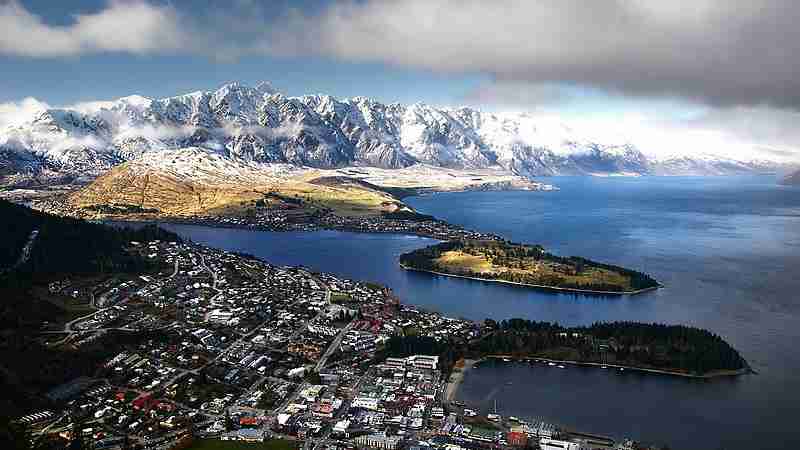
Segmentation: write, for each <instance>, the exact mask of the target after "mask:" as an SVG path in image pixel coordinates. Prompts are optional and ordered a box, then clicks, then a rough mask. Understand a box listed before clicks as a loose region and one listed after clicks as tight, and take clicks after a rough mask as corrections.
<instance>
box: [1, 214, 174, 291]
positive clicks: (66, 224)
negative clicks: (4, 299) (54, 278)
mask: <svg viewBox="0 0 800 450" xmlns="http://www.w3.org/2000/svg"><path fill="white" fill-rule="evenodd" d="M0 218H2V219H1V220H0V233H1V234H2V236H3V239H2V240H0V267H3V268H6V267H10V266H11V265H13V264H14V262H15V261H16V260H17V259H18V258H19V255H20V253H21V251H22V248H23V247H24V246H25V243H26V242H27V241H28V238H29V236H30V233H31V231H33V230H39V235H38V237H37V238H36V241H35V244H34V245H33V246H32V248H31V253H30V257H29V259H28V261H27V262H26V263H25V264H24V265H23V266H21V267H20V268H19V270H18V271H17V272H18V273H17V276H24V274H36V276H47V275H49V274H55V273H65V272H68V273H71V274H75V273H109V272H118V271H134V270H140V269H147V266H148V265H149V263H148V261H146V260H144V259H142V258H139V257H137V256H135V255H132V254H131V253H129V252H127V251H125V247H126V246H128V245H129V244H130V242H131V241H141V242H147V241H150V240H154V239H162V240H170V241H180V238H179V237H178V236H177V235H176V234H174V233H171V232H169V231H165V230H163V229H161V228H158V227H156V226H154V225H149V226H145V227H141V228H136V229H134V228H115V227H110V226H106V225H101V224H96V223H91V222H87V221H84V220H80V219H72V218H66V217H58V216H53V215H50V214H44V213H41V212H38V211H34V210H32V209H30V208H26V207H24V206H20V205H15V204H13V203H10V202H6V201H0Z"/></svg>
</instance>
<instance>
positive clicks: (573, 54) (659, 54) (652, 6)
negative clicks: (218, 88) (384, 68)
mask: <svg viewBox="0 0 800 450" xmlns="http://www.w3.org/2000/svg"><path fill="white" fill-rule="evenodd" d="M798 19H800V3H797V2H796V1H794V0H749V1H747V2H731V1H729V0H686V1H680V0H675V1H670V2H665V1H663V0H597V1H591V2H586V1H583V0H540V1H530V0H505V1H485V0H438V1H431V0H363V1H349V0H348V1H340V2H336V3H334V4H333V5H332V6H330V7H329V8H327V9H326V10H325V11H324V12H322V13H320V14H316V15H311V16H309V15H303V14H301V13H296V14H295V15H294V17H293V18H292V20H290V21H287V23H286V25H285V26H283V27H281V28H279V29H277V30H276V31H275V32H274V34H273V36H272V37H271V39H270V40H269V41H268V42H267V43H265V45H266V46H267V47H268V48H269V50H270V51H272V52H276V53H286V54H306V53H316V54H321V55H325V56H332V57H336V58H341V59H345V60H350V61H378V62H385V63H390V64H396V65H402V66H412V67H422V68H427V69H432V70H437V71H445V72H460V73H463V72H466V73H488V74H492V75H493V76H494V77H496V78H497V79H498V80H506V81H526V82H536V83H561V82H568V83H574V84H581V85H589V86H594V87H598V88H601V89H606V90H610V91H618V92H623V93H627V94H636V95H646V96H660V95H668V96H672V95H678V96H681V97H685V98H689V99H693V100H699V101H702V102H706V103H711V104H718V105H735V104H771V105H776V106H789V107H800V77H798V76H797V74H798V73H800V58H797V55H798V54H800V27H798V26H797V22H798Z"/></svg>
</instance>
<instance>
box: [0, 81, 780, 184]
mask: <svg viewBox="0 0 800 450" xmlns="http://www.w3.org/2000/svg"><path fill="white" fill-rule="evenodd" d="M187 147H202V148H206V149H209V150H212V151H214V152H217V153H218V154H219V155H220V156H222V157H223V158H225V159H227V160H231V161H240V162H258V163H285V164H291V165H295V166H304V167H313V168H323V169H330V168H340V167H350V166H371V167H379V168H388V169H397V168H404V167H409V166H412V165H414V164H419V163H422V164H427V165H432V166H439V167H444V168H454V169H466V170H469V169H485V168H493V169H500V170H505V171H508V172H511V173H513V174H516V175H521V176H525V177H534V176H544V175H595V174H599V175H609V174H611V175H618V174H621V175H645V174H663V175H683V174H714V175H721V174H730V173H747V172H755V171H769V170H773V169H774V166H773V165H772V164H771V163H768V162H767V163H762V162H753V161H736V160H731V159H725V158H715V157H707V156H702V157H701V156H697V157H690V156H687V157H685V158H674V159H670V160H657V159H655V158H653V157H649V156H646V154H645V153H643V152H642V151H641V150H640V149H639V148H637V147H635V146H633V145H631V144H628V143H601V142H594V141H592V140H591V139H588V138H585V137H582V136H579V135H577V133H576V132H574V131H573V130H571V129H569V127H567V126H564V125H560V126H552V125H551V124H542V123H540V122H538V121H537V119H536V118H535V117H533V116H530V115H527V114H524V113H503V114H498V113H487V112H482V111H479V110H476V109H472V108H455V109H448V108H437V107H433V106H429V105H426V104H422V103H416V104H412V105H407V106H406V105H401V104H397V103H392V104H384V103H381V102H378V101H375V100H372V99H369V98H365V97H355V98H351V99H337V98H334V97H331V96H328V95H308V96H302V97H287V96H285V95H283V94H280V93H278V92H277V91H276V90H275V89H274V88H272V86H271V85H269V84H268V83H261V84H259V85H257V86H255V87H249V86H245V85H242V84H240V83H229V84H226V85H224V86H222V87H220V88H219V89H217V90H215V91H197V92H192V93H188V94H184V95H179V96H175V97H167V98H162V99H151V98H146V97H142V96H137V95H133V96H128V97H123V98H120V99H118V100H115V101H112V102H103V103H101V104H99V105H98V106H96V107H94V108H89V109H86V110H67V109H46V110H42V111H39V112H38V113H36V114H34V115H33V116H32V117H30V118H28V119H27V120H25V121H23V122H22V123H20V124H17V125H14V126H9V127H8V128H6V129H4V130H0V177H2V179H3V181H4V184H8V183H9V182H12V183H13V182H19V181H21V180H26V179H31V178H37V177H40V178H49V177H59V176H60V177H81V176H86V177H94V176H97V175H99V174H101V173H103V172H105V171H107V170H109V169H110V168H112V167H114V166H116V165H118V164H120V163H122V162H125V161H130V160H133V159H135V158H138V157H140V156H142V155H144V154H147V153H152V152H159V151H164V150H171V149H179V148H187Z"/></svg>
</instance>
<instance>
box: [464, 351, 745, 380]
mask: <svg viewBox="0 0 800 450" xmlns="http://www.w3.org/2000/svg"><path fill="white" fill-rule="evenodd" d="M489 359H501V360H502V359H510V360H514V361H541V362H546V363H555V364H570V365H573V366H588V367H600V368H602V367H606V368H610V369H624V370H632V371H637V372H646V373H649V374H656V375H670V376H677V377H683V378H693V379H706V380H708V379H713V378H722V377H736V376H740V375H747V374H751V373H752V374H754V373H755V372H754V371H753V370H752V369H751V368H750V367H749V366H747V365H745V367H743V368H741V369H738V370H714V371H711V372H708V373H704V374H692V373H687V372H679V371H677V370H669V369H651V368H647V367H639V366H627V365H622V364H603V363H596V362H590V361H585V362H583V361H573V360H561V359H550V358H541V357H538V356H524V357H515V356H511V355H487V356H484V357H483V358H481V359H480V360H478V361H475V362H474V363H473V365H474V364H477V363H479V362H483V361H485V360H489ZM745 364H746V363H745Z"/></svg>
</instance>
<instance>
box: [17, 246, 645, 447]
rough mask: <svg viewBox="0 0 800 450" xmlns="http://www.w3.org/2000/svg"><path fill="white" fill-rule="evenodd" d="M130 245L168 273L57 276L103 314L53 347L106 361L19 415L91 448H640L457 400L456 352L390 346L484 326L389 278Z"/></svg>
mask: <svg viewBox="0 0 800 450" xmlns="http://www.w3.org/2000/svg"><path fill="white" fill-rule="evenodd" d="M129 251H130V252H133V253H136V254H137V255H138V256H140V257H142V258H145V259H147V260H149V261H152V262H153V263H154V264H156V265H157V267H160V268H161V270H160V271H158V272H157V273H147V274H140V275H138V276H137V275H125V276H123V275H110V276H107V277H105V278H103V279H101V280H97V279H93V280H92V281H86V280H81V279H78V278H75V279H63V280H59V281H54V282H52V283H50V285H49V291H50V293H51V294H53V295H59V296H62V297H66V298H69V299H71V301H74V302H76V303H82V304H89V305H91V306H92V307H94V308H96V311H95V312H92V313H91V314H88V315H85V316H81V317H77V318H74V319H72V320H70V321H69V322H67V323H66V325H64V326H63V327H61V326H56V325H55V324H46V325H45V328H44V329H43V331H42V336H43V339H45V340H46V343H47V345H48V346H50V347H52V348H62V349H64V350H65V351H75V350H80V349H81V348H99V349H102V352H104V353H103V354H104V359H103V360H102V361H101V362H100V364H99V366H98V370H97V373H96V374H95V376H94V377H79V378H76V379H74V380H71V381H70V382H68V383H66V384H64V385H61V386H57V387H55V388H53V389H52V390H50V391H49V392H48V393H47V397H48V398H49V399H50V400H51V401H52V404H54V405H60V406H59V407H58V408H53V409H48V410H37V411H31V412H30V413H29V414H26V415H25V416H23V417H20V418H18V422H19V423H20V424H24V425H25V426H27V427H29V428H30V429H31V430H33V436H34V438H35V439H50V438H54V437H57V438H62V439H67V440H72V441H74V440H75V439H79V440H81V441H82V442H83V443H84V444H86V447H85V448H95V449H116V448H118V449H126V448H144V449H170V448H191V445H193V443H196V442H204V441H207V440H218V441H238V442H240V443H242V445H244V444H245V443H257V442H275V441H284V442H288V443H290V444H292V445H293V448H299V447H303V448H304V449H306V450H311V449H318V450H324V449H329V450H333V449H356V448H357V449H374V450H395V449H413V450H428V449H434V448H435V449H447V450H458V449H511V448H541V449H544V450H554V449H570V450H584V449H595V448H602V449H609V448H615V449H633V448H638V447H635V444H634V443H633V442H631V441H627V440H626V441H620V442H614V441H613V440H611V439H609V438H604V437H599V436H591V435H585V434H578V433H574V432H568V431H566V430H562V429H560V428H559V427H558V426H555V425H553V424H550V423H546V422H542V421H540V420H525V419H522V418H516V417H507V418H506V417H503V416H501V415H500V414H498V413H497V412H496V411H495V412H494V413H492V414H486V415H483V414H481V413H479V412H477V411H475V410H473V409H471V408H469V407H468V406H467V405H464V404H463V403H461V402H458V401H456V400H455V398H454V392H455V390H456V388H457V383H458V381H459V380H460V373H459V372H458V370H459V366H460V365H463V360H462V361H458V362H455V363H454V364H450V363H448V362H444V361H442V360H441V358H440V356H439V355H432V354H402V355H396V354H388V353H387V351H386V349H387V347H388V346H387V343H389V342H390V341H391V340H392V339H398V338H402V337H409V336H413V337H416V338H420V337H425V338H427V339H429V340H430V341H432V342H441V343H446V342H469V341H474V340H476V339H480V338H481V336H482V333H483V332H484V331H483V330H482V326H481V324H479V323H476V322H472V321H468V320H462V319H453V318H448V317H445V316H443V315H441V314H438V313H433V312H428V311H423V310H421V309H418V308H415V307H413V306H411V305H405V304H402V303H401V302H400V301H399V299H398V298H396V297H395V296H394V295H393V294H392V292H391V291H390V290H388V289H387V288H385V287H383V286H380V285H375V284H371V283H365V282H358V281H353V280H347V279H342V278H338V277H336V276H334V275H330V274H324V273H314V272H312V271H311V270H309V269H307V268H303V267H277V266H273V265H270V264H268V263H266V262H263V261H261V260H258V259H255V258H252V257H249V256H246V255H239V254H234V253H229V252H224V251H220V250H215V249H211V248H207V247H204V246H200V245H196V244H192V243H181V242H164V241H152V242H130V245H129ZM453 366H454V367H453ZM484 413H486V412H484ZM237 448H242V447H237Z"/></svg>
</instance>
